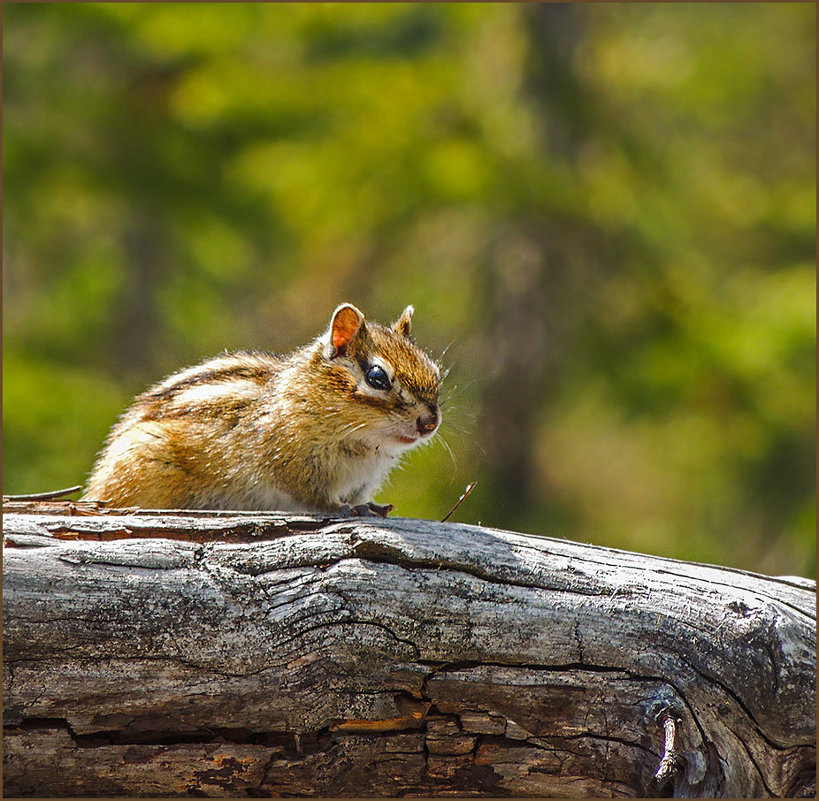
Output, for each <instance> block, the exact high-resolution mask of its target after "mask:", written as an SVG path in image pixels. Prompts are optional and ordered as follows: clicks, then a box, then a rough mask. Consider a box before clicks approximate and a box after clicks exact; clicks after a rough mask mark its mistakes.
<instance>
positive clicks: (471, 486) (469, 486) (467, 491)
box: [441, 481, 478, 523]
mask: <svg viewBox="0 0 819 801" xmlns="http://www.w3.org/2000/svg"><path fill="white" fill-rule="evenodd" d="M477 483H478V482H477V481H470V482H469V484H467V485H466V489H465V490H464V493H463V495H461V497H460V498H458V500H457V501H456V503H455V506H453V507H452V508H451V509H450V510H449V511H448V512H447V513H446V515H444V516H443V517H442V518H441V522H442V523H446V521H447V520H449V518H450V517H452V513H453V512H454V511H455V510H456V509H457V508H458V507H459V506H460V505H461V504H462V503H463V502H464V501H465V500H466V499H467V498H468V497H469V494H470V493H471V492H472V490H473V489H475V485H476V484H477Z"/></svg>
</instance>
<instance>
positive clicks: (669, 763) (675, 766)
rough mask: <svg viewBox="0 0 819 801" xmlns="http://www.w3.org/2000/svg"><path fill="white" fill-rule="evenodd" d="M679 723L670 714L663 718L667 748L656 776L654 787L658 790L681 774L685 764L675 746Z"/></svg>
mask: <svg viewBox="0 0 819 801" xmlns="http://www.w3.org/2000/svg"><path fill="white" fill-rule="evenodd" d="M678 722H679V721H678V720H677V719H676V718H675V717H674V716H673V715H671V714H670V713H668V712H666V714H665V715H664V716H663V730H664V734H665V748H664V752H663V758H662V759H661V760H660V764H659V766H658V767H657V771H656V773H655V774H654V785H655V787H656V788H657V789H661V788H662V787H663V786H664V785H665V784H666V783H667V782H668V780H669V779H670V778H671V777H672V776H674V775H675V774H676V773H679V771H680V770H682V767H683V765H684V764H685V763H684V760H683V758H682V757H681V756H680V755H679V754H678V753H677V749H676V746H675V743H676V739H677V723H678Z"/></svg>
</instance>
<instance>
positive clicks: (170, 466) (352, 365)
mask: <svg viewBox="0 0 819 801" xmlns="http://www.w3.org/2000/svg"><path fill="white" fill-rule="evenodd" d="M412 314H413V307H412V306H407V308H406V309H404V311H403V313H402V314H401V316H400V317H399V318H398V320H396V322H394V323H393V324H392V325H391V326H390V327H385V326H382V325H378V324H377V323H371V322H365V320H364V315H363V314H362V313H361V312H360V311H359V310H358V309H357V308H356V307H355V306H353V305H352V304H350V303H343V304H342V305H340V306H339V307H338V308H337V309H336V310H335V311H334V312H333V316H332V319H331V321H330V325H329V327H328V328H327V330H326V331H325V332H324V333H323V334H322V335H321V336H319V337H318V338H317V339H315V340H314V341H313V342H312V343H310V344H309V345H306V346H304V347H302V348H300V349H298V350H296V351H294V352H293V353H291V354H289V355H287V356H277V355H274V354H272V353H266V352H262V351H239V352H235V353H225V354H224V355H222V356H217V357H216V358H214V359H211V360H209V361H206V362H203V363H202V364H200V365H198V366H196V367H190V368H188V369H185V370H182V371H180V372H178V373H175V374H174V375H171V376H170V377H168V378H166V379H165V380H164V381H161V382H160V383H158V384H156V385H154V386H153V387H151V388H150V389H149V390H148V391H147V392H145V393H144V394H142V395H140V396H138V397H137V398H136V399H135V400H134V402H133V404H132V405H131V407H130V408H129V409H128V410H127V411H126V412H125V413H124V414H123V415H122V417H121V418H120V419H119V421H118V422H117V423H116V424H115V425H114V427H113V428H112V429H111V432H110V434H109V435H108V439H107V440H106V443H105V445H104V447H103V450H102V451H101V453H100V455H99V457H98V459H97V462H96V464H95V465H94V469H93V471H92V473H91V477H90V479H89V481H88V486H87V489H86V492H85V495H84V498H83V500H89V501H105V502H106V503H107V504H108V505H111V506H139V507H144V508H159V509H255V510H265V509H280V510H285V511H311V512H316V511H317V512H336V513H342V514H360V515H368V514H369V515H380V516H386V515H387V514H388V513H389V512H390V511H391V510H392V509H393V507H392V506H391V505H387V506H379V505H378V504H375V503H373V501H372V497H373V494H374V493H375V492H376V491H377V490H378V488H379V487H380V486H381V484H382V482H383V481H384V479H385V478H386V476H387V474H388V473H389V472H390V470H391V469H392V468H393V467H394V466H395V465H396V464H397V463H398V461H399V460H400V458H401V456H402V455H403V454H405V453H406V452H407V451H409V450H411V449H412V448H414V447H416V446H417V445H419V444H421V443H424V442H427V441H429V440H430V438H431V437H432V436H433V435H434V434H435V432H436V430H437V429H438V426H439V424H440V422H441V408H440V406H439V404H438V393H439V389H440V385H441V373H440V369H439V366H438V365H437V364H436V363H435V362H434V361H433V360H432V359H431V358H430V357H429V356H428V355H427V354H426V353H424V351H422V350H421V349H420V348H419V347H417V346H416V345H415V344H414V343H413V342H412V340H411V339H410V327H411V321H412Z"/></svg>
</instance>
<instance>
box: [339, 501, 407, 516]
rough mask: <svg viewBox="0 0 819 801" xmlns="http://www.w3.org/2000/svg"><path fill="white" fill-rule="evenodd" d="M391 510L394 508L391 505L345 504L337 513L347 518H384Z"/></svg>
mask: <svg viewBox="0 0 819 801" xmlns="http://www.w3.org/2000/svg"><path fill="white" fill-rule="evenodd" d="M393 509H395V507H394V506H393V505H392V504H391V503H388V504H386V505H385V506H381V505H380V504H377V503H373V502H372V501H370V502H369V503H359V504H357V505H356V506H350V504H349V503H345V504H344V506H342V507H341V509H339V511H340V512H341V514H343V515H347V516H348V517H386V516H387V515H388V514H389V513H390V512H391V511H392V510H393Z"/></svg>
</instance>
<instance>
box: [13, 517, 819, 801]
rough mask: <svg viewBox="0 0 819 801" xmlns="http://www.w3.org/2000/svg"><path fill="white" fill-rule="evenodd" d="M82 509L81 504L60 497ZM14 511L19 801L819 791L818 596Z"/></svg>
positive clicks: (389, 543)
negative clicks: (664, 765)
mask: <svg viewBox="0 0 819 801" xmlns="http://www.w3.org/2000/svg"><path fill="white" fill-rule="evenodd" d="M64 503H66V504H67V503H70V502H64ZM48 509H49V513H47V514H42V513H38V512H37V511H36V506H35V507H32V506H29V507H28V508H27V509H26V510H25V511H23V510H21V509H19V507H18V509H17V511H11V512H10V511H9V509H7V510H6V512H7V513H6V515H5V518H4V541H5V543H6V547H5V549H4V557H5V558H4V583H3V597H4V674H3V681H4V724H5V739H4V744H5V748H4V766H5V769H4V791H5V794H6V795H13V796H26V795H28V796H51V797H54V796H69V795H73V796H93V795H116V794H121V795H130V796H133V795H150V794H153V795H157V794H158V795H165V796H186V795H206V796H220V795H223V796H228V795H236V794H241V795H256V796H271V795H279V796H288V795H312V796H341V795H442V796H444V795H461V796H463V795H489V796H500V795H514V796H526V795H532V796H549V795H561V796H571V797H580V796H588V795H594V796H609V795H622V796H646V795H650V794H656V793H658V792H660V788H659V787H658V786H655V783H654V780H653V777H654V774H655V772H656V771H657V769H658V767H659V765H660V761H661V759H662V757H663V753H664V720H665V718H666V717H667V716H668V715H669V714H670V715H673V716H674V717H675V718H676V719H677V720H678V721H679V724H678V727H677V730H676V743H675V749H676V753H677V754H678V755H679V757H680V760H679V765H680V770H679V771H678V772H677V774H676V775H674V776H673V777H672V778H671V779H670V781H669V782H668V784H667V785H666V787H665V790H664V792H665V793H672V794H674V795H677V796H723V797H724V796H733V797H753V796H756V797H759V796H794V795H802V796H808V795H813V794H814V791H815V755H816V725H815V701H816V697H815V677H816V623H815V585H814V584H813V582H809V581H807V580H804V579H798V578H787V577H786V578H772V577H765V576H759V575H755V574H751V573H747V572H743V571H739V570H731V569H727V568H717V567H712V566H707V565H698V564H691V563H685V562H679V561H674V560H670V559H661V558H657V557H652V556H645V555H640V554H633V553H626V552H622V551H616V550H611V549H607V548H601V547H594V546H589V545H583V544H579V543H573V542H568V541H563V540H555V539H547V538H544V537H535V536H526V535H522V534H515V533H510V532H504V531H497V530H492V529H486V528H481V527H476V526H466V525H460V524H453V523H446V524H444V523H434V522H430V521H424V520H407V519H389V520H372V521H371V520H358V519H329V518H320V517H313V516H309V515H301V516H292V515H282V514H278V515H277V514H266V513H252V514H244V513H220V514H213V515H211V514H207V513H197V514H185V513H168V512H164V513H138V514H137V513H130V514H117V513H116V511H115V510H114V511H112V510H108V513H106V514H104V515H101V514H100V515H95V514H90V513H89V514H86V515H81V516H77V515H70V514H69V513H67V511H66V508H63V507H60V506H55V503H54V502H50V505H49V507H48Z"/></svg>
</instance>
